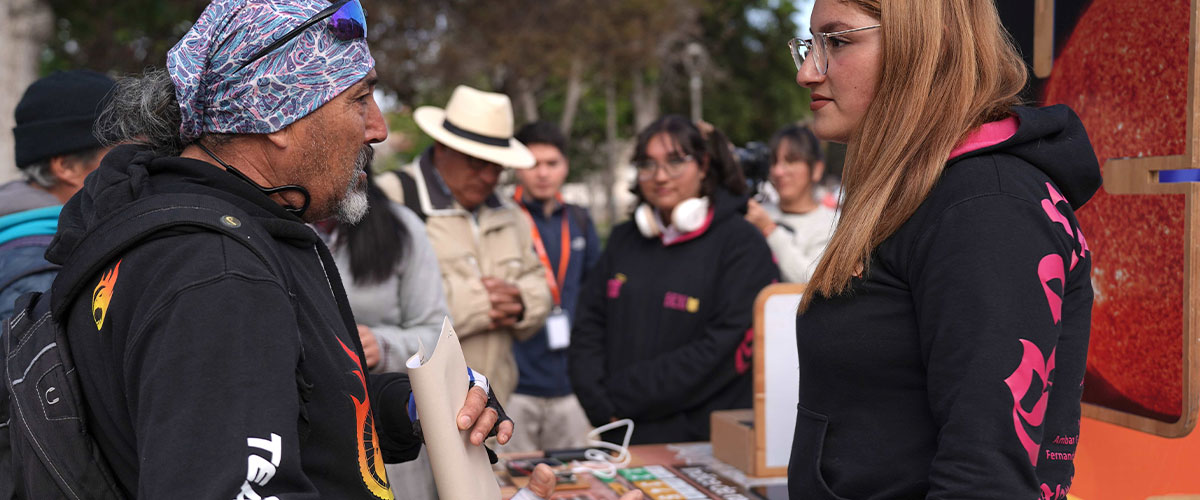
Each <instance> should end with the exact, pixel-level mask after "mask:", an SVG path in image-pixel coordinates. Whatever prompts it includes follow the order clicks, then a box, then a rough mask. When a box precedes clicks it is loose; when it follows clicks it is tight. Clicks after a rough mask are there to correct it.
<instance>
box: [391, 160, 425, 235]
mask: <svg viewBox="0 0 1200 500" xmlns="http://www.w3.org/2000/svg"><path fill="white" fill-rule="evenodd" d="M394 173H395V175H396V178H397V179H399V180H400V190H401V193H402V194H403V199H401V200H397V201H400V202H402V203H404V206H406V207H408V209H409V210H412V211H413V213H415V214H417V217H420V218H421V222H425V218H426V217H427V216H426V215H425V209H424V208H421V195H420V194H419V193H418V192H417V180H416V179H414V178H413V176H411V175H409V174H408V172H405V171H403V170H396V171H394Z"/></svg>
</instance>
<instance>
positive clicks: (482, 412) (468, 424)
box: [458, 386, 513, 446]
mask: <svg viewBox="0 0 1200 500" xmlns="http://www.w3.org/2000/svg"><path fill="white" fill-rule="evenodd" d="M487 400H488V396H487V393H486V392H484V391H483V388H482V387H479V386H475V387H472V388H471V390H469V391H467V401H466V403H464V404H463V407H462V410H459V412H458V429H459V430H463V431H465V430H467V429H471V444H473V445H475V446H479V445H481V444H483V440H484V439H486V438H487V436H488V433H490V432H492V427H495V426H496V421H498V420H500V414H499V413H497V412H496V410H493V409H491V408H488V407H487ZM512 433H513V423H512V420H505V421H503V422H500V426H499V428H498V429H496V441H498V442H500V444H505V443H507V442H508V440H509V439H510V438H512Z"/></svg>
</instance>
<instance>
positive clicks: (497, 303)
mask: <svg viewBox="0 0 1200 500" xmlns="http://www.w3.org/2000/svg"><path fill="white" fill-rule="evenodd" d="M483 287H484V288H485V289H486V290H487V292H488V300H491V301H492V310H491V311H488V317H489V318H491V320H492V325H491V329H493V330H494V329H497V328H508V327H511V326H513V325H516V324H517V322H518V321H520V320H521V316H522V315H523V314H524V313H525V303H524V302H523V301H522V300H521V289H520V288H517V287H516V286H515V285H513V284H512V283H509V282H507V281H504V280H502V279H498V278H493V277H491V276H484V277H483Z"/></svg>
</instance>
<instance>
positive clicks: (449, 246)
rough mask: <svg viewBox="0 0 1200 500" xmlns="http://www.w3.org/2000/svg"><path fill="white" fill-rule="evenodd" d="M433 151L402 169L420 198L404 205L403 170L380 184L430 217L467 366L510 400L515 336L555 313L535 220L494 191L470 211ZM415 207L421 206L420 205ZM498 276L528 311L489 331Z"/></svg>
mask: <svg viewBox="0 0 1200 500" xmlns="http://www.w3.org/2000/svg"><path fill="white" fill-rule="evenodd" d="M431 152H432V149H430V150H429V151H426V152H425V154H423V155H422V156H421V157H420V158H418V159H417V161H414V162H413V163H412V164H410V165H408V166H406V167H404V168H403V169H402V170H403V172H404V173H406V174H407V175H409V176H411V177H412V179H414V180H415V181H416V182H415V184H416V194H417V198H418V199H419V201H420V203H419V204H416V203H414V202H412V201H411V200H410V201H408V203H405V199H404V189H403V188H402V184H401V182H400V178H399V176H397V175H396V174H395V173H390V172H389V173H384V174H381V175H379V176H378V177H376V182H377V184H378V185H379V186H380V188H382V189H383V191H384V192H385V193H387V194H388V197H390V198H392V199H393V200H395V201H396V202H397V203H404V204H405V205H406V206H408V207H409V208H419V209H420V211H419V213H420V214H423V215H424V216H425V218H426V219H425V231H426V233H427V234H428V235H429V241H430V243H432V244H433V251H434V253H435V254H436V255H437V259H438V264H439V265H440V266H441V271H442V284H443V286H444V287H445V290H446V303H447V304H448V305H449V307H450V319H451V321H452V322H453V324H454V330H455V332H457V333H458V336H459V340H460V341H461V342H462V347H463V353H464V354H465V355H466V357H467V365H469V366H470V367H471V368H472V369H475V370H478V371H479V372H480V373H483V374H484V375H486V376H487V377H488V381H489V383H490V384H491V386H492V387H493V388H494V389H495V391H496V396H497V397H498V398H499V399H500V401H501V403H502V404H503V403H504V402H505V401H507V400H508V396H509V395H510V394H512V393H513V390H515V389H516V387H517V363H516V360H515V359H514V358H513V353H512V341H513V339H514V338H516V339H518V340H525V339H528V338H529V337H532V336H533V334H535V333H537V331H538V330H539V329H540V328H541V327H542V325H543V324H544V323H545V321H546V316H547V315H548V314H549V313H550V307H551V301H550V289H549V287H548V285H547V284H546V272H545V271H544V270H543V269H542V263H541V261H539V260H538V258H537V255H536V254H535V253H534V251H533V239H532V236H531V235H530V229H529V221H528V220H527V219H526V218H525V217H524V215H523V214H522V213H521V211H520V209H519V208H517V207H516V206H515V205H512V204H511V203H509V202H507V201H502V200H501V199H499V198H498V197H497V196H495V195H492V196H491V197H489V198H488V200H487V201H486V202H485V203H484V204H483V206H480V207H479V208H478V210H477V213H476V214H475V215H474V216H473V215H472V214H471V213H470V212H468V211H467V210H465V209H463V208H462V206H461V205H459V204H458V202H457V201H455V200H454V197H453V196H452V195H451V194H450V191H449V190H448V189H447V188H446V187H445V185H444V184H443V182H442V179H441V176H440V175H438V173H437V169H436V168H434V166H433V164H432V163H431V157H432V153H431ZM414 211H416V210H414ZM484 276H492V277H496V278H500V279H503V280H505V281H508V282H510V283H512V284H514V285H515V286H516V287H517V288H519V289H520V290H521V299H522V301H523V302H524V306H525V315H524V317H523V318H522V319H521V321H520V322H519V323H517V325H516V326H515V327H512V328H505V329H499V330H491V329H489V328H488V327H489V325H490V323H491V319H490V318H488V312H489V311H491V309H492V303H491V300H490V299H488V294H487V290H486V289H485V288H484V286H483V282H482V281H481V278H482V277H484Z"/></svg>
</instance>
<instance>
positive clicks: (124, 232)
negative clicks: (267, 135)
mask: <svg viewBox="0 0 1200 500" xmlns="http://www.w3.org/2000/svg"><path fill="white" fill-rule="evenodd" d="M166 230H184V231H189V230H191V231H196V230H201V231H214V232H218V233H221V234H225V235H227V236H229V237H230V238H233V239H235V240H237V241H239V242H241V243H242V244H244V245H246V247H247V248H249V249H250V250H251V251H252V252H254V253H255V254H256V255H257V256H258V257H259V258H260V259H262V260H263V262H264V263H266V265H267V266H268V267H269V268H270V269H271V270H272V271H273V272H274V273H275V274H276V275H277V276H279V275H280V272H281V270H283V268H282V267H281V266H280V265H278V262H280V260H279V259H278V258H277V257H276V256H275V254H274V252H273V249H272V247H271V245H269V244H267V243H268V242H269V241H270V239H271V236H270V235H269V234H267V232H266V231H265V230H264V229H263V228H262V227H260V226H259V225H258V224H255V223H252V222H251V220H250V218H249V217H248V216H246V214H245V213H244V212H243V211H242V210H240V209H238V208H237V207H234V206H233V205H232V204H230V203H227V202H225V201H222V200H218V199H215V198H212V197H208V196H200V195H179V194H172V195H155V196H151V197H147V198H145V199H142V200H139V201H138V202H135V203H134V204H133V205H131V206H130V207H128V208H127V209H123V210H121V211H120V212H119V213H117V214H115V215H114V216H112V217H110V218H109V220H107V221H105V222H103V223H102V224H101V225H100V228H98V229H97V230H95V231H92V232H91V233H89V236H88V237H87V238H85V239H84V240H83V241H82V242H81V243H80V244H79V245H78V247H77V248H79V249H81V250H80V251H78V252H77V253H86V254H87V255H85V256H79V259H76V258H75V257H76V256H72V260H71V261H69V262H67V263H66V264H65V265H64V266H63V268H62V270H61V271H60V273H59V276H58V278H57V279H56V281H55V286H54V290H55V293H60V292H68V293H65V294H62V295H64V297H61V298H60V300H54V301H52V300H51V293H50V292H44V293H38V292H33V293H28V294H25V295H23V296H21V298H19V299H18V300H17V303H16V309H15V310H14V311H13V316H12V318H11V319H9V320H7V321H5V324H4V333H3V337H0V344H2V348H0V352H2V353H3V354H4V355H3V356H2V357H0V375H2V377H0V378H2V380H3V384H0V500H8V499H10V498H21V499H31V500H52V499H71V500H81V499H85V498H86V499H97V500H109V499H113V500H116V499H123V498H126V497H125V493H123V490H122V488H121V487H120V486H119V485H118V482H117V480H116V477H115V475H114V474H113V472H112V470H111V468H110V467H109V465H108V463H107V462H106V461H105V459H104V456H103V455H102V454H101V452H100V450H99V448H98V446H97V445H96V442H95V440H94V438H93V437H92V436H91V435H90V434H89V431H88V425H87V421H86V415H87V413H86V412H85V402H84V400H83V394H82V390H81V386H80V384H79V378H78V375H77V374H76V372H75V364H74V361H73V360H72V359H71V349H70V346H69V344H68V342H69V340H70V339H69V338H68V336H67V334H66V333H67V332H66V331H65V330H64V328H63V326H62V324H61V323H60V322H59V321H58V319H59V318H63V317H64V315H65V314H66V309H67V308H68V306H69V305H70V302H71V301H70V300H68V299H69V298H70V297H69V295H72V294H74V293H76V292H77V291H75V290H68V289H65V288H64V289H62V290H60V285H61V284H63V283H67V284H69V283H82V282H83V280H84V279H86V278H88V277H90V276H93V275H95V274H96V273H97V272H99V271H100V270H101V269H102V268H103V266H105V265H107V264H108V263H110V262H111V261H112V260H113V259H115V258H116V257H118V256H120V255H122V254H123V253H124V252H125V251H126V250H128V249H129V248H130V247H132V246H133V245H135V244H137V243H138V242H140V241H143V240H145V239H147V238H148V237H150V236H151V235H153V234H155V233H159V232H162V231H166ZM76 260H78V261H80V262H78V263H75V261H76ZM73 263H75V264H74V265H73Z"/></svg>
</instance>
